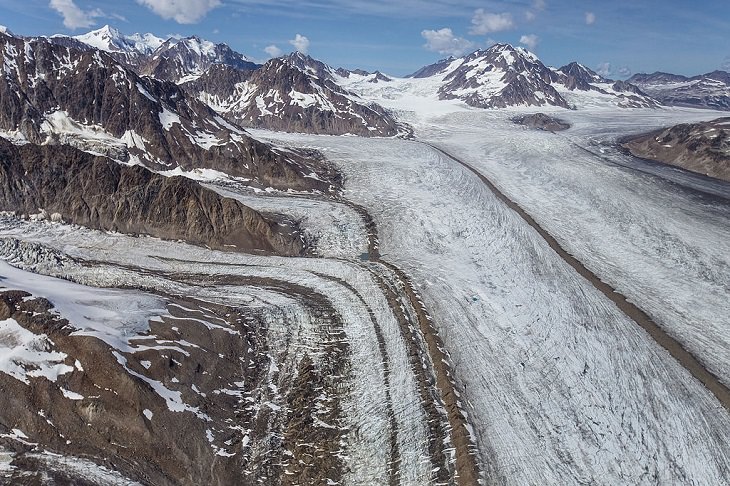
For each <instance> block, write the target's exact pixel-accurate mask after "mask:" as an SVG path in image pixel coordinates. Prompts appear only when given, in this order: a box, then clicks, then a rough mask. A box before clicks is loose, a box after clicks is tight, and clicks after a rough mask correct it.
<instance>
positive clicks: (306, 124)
mask: <svg viewBox="0 0 730 486" xmlns="http://www.w3.org/2000/svg"><path fill="white" fill-rule="evenodd" d="M333 79H334V76H333V71H332V70H331V68H329V66H326V65H325V64H323V63H321V62H319V61H317V60H314V59H312V58H310V57H309V56H304V55H302V54H299V53H294V54H291V55H289V56H287V57H283V58H276V59H272V60H270V61H268V62H267V63H266V64H264V65H263V66H262V67H261V68H259V69H257V70H255V71H241V70H236V69H233V68H231V67H229V66H226V65H215V66H212V67H211V68H209V69H208V71H206V72H205V74H203V75H202V76H201V77H200V78H198V79H197V80H194V81H191V82H187V83H184V84H183V85H182V86H183V88H184V89H185V90H186V91H188V92H190V93H192V94H194V95H195V96H197V97H198V99H200V100H202V101H203V102H205V103H208V104H209V105H210V106H211V107H213V109H215V110H216V111H217V112H218V113H219V114H220V115H221V116H223V117H225V118H226V119H228V120H230V121H232V122H235V123H238V124H240V125H242V126H249V127H260V128H268V129H273V130H286V131H301V132H308V133H328V134H334V135H341V134H356V135H362V136H395V135H398V134H400V133H403V132H404V131H405V129H404V127H402V126H400V125H399V124H398V123H397V122H396V121H395V119H394V118H393V117H392V116H391V115H390V113H388V112H387V111H386V110H385V109H384V108H382V107H381V106H379V105H377V104H374V103H366V102H365V101H363V100H361V99H360V98H359V97H358V96H357V95H354V94H353V93H350V92H348V91H347V90H345V89H344V88H342V87H341V86H339V85H338V84H336V83H335V82H334V81H333Z"/></svg>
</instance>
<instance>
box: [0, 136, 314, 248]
mask: <svg viewBox="0 0 730 486" xmlns="http://www.w3.org/2000/svg"><path fill="white" fill-rule="evenodd" d="M0 208H1V209H2V210H4V211H15V212H17V213H20V214H26V215H32V214H37V213H38V212H39V211H40V210H41V209H42V210H44V211H45V212H46V213H47V214H52V213H57V214H58V215H59V216H58V219H63V220H64V221H67V222H71V223H75V224H79V225H82V226H87V227H89V228H95V229H102V230H113V231H119V232H122V233H132V234H146V235H151V236H157V237H160V238H166V239H182V240H186V241H188V242H190V243H193V244H198V245H207V246H210V247H213V248H225V249H236V250H239V251H253V252H266V253H276V254H284V255H300V254H302V253H303V251H304V247H303V244H302V242H301V239H300V238H299V236H298V235H297V233H296V232H295V231H293V230H292V229H291V228H287V227H284V226H280V225H278V224H277V223H275V222H273V221H270V220H267V219H265V218H264V217H263V216H261V215H260V214H259V213H257V212H256V211H254V210H253V209H250V208H248V207H246V206H244V205H242V204H241V203H239V202H238V201H235V200H232V199H227V198H223V197H222V196H219V195H218V194H216V193H215V192H213V191H211V190H208V189H205V188H203V187H202V186H200V185H199V184H198V183H196V182H194V181H192V180H190V179H187V178H184V177H164V176H161V175H159V174H155V173H153V172H151V171H149V170H147V169H145V168H144V167H141V166H133V167H128V166H123V165H120V164H118V163H116V162H113V161H111V160H109V159H106V158H103V157H96V156H92V155H89V154H87V153H84V152H81V151H79V150H77V149H74V148H72V147H68V146H53V145H44V146H37V145H33V144H26V145H23V146H16V145H13V144H11V143H10V142H7V141H5V140H3V139H0Z"/></svg>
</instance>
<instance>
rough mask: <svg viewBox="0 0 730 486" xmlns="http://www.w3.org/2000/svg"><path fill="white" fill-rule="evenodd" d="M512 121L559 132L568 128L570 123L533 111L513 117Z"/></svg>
mask: <svg viewBox="0 0 730 486" xmlns="http://www.w3.org/2000/svg"><path fill="white" fill-rule="evenodd" d="M512 121H514V122H515V123H517V124H519V125H525V126H528V127H530V128H535V129H538V130H545V131H547V132H561V131H563V130H567V129H568V128H570V123H568V122H566V121H564V120H561V119H559V118H554V117H552V116H549V115H546V114H545V113H534V114H532V115H524V116H519V117H516V118H513V119H512Z"/></svg>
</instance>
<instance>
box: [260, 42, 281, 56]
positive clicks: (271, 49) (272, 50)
mask: <svg viewBox="0 0 730 486" xmlns="http://www.w3.org/2000/svg"><path fill="white" fill-rule="evenodd" d="M264 52H265V53H266V54H268V55H269V56H271V57H279V56H281V55H282V54H283V53H284V52H283V51H282V50H281V49H279V48H278V47H277V46H275V45H274V44H271V45H270V46H266V47H264Z"/></svg>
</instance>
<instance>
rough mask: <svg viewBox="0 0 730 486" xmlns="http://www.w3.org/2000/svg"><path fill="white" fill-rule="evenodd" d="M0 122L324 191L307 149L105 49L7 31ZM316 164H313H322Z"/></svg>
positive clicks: (163, 165) (116, 151)
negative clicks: (298, 151)
mask: <svg viewBox="0 0 730 486" xmlns="http://www.w3.org/2000/svg"><path fill="white" fill-rule="evenodd" d="M0 62H2V64H3V69H4V70H3V75H2V77H0V130H2V131H3V132H4V133H5V134H6V135H8V136H10V137H11V138H13V137H14V138H15V139H16V140H18V141H19V142H30V143H36V144H59V143H62V144H69V145H73V146H75V147H77V148H80V149H82V150H86V151H88V152H91V153H94V154H101V155H105V156H108V157H111V158H112V159H115V160H118V161H120V162H122V163H126V164H142V165H144V166H146V167H149V168H151V169H154V170H173V169H177V168H179V169H181V170H182V171H191V170H194V169H211V170H215V171H219V172H223V173H225V174H227V175H229V176H233V177H242V178H248V179H253V180H255V181H256V183H258V184H260V185H263V186H264V187H266V186H273V187H280V188H285V189H290V188H291V189H296V190H310V189H318V190H322V191H326V190H328V189H329V187H330V183H329V182H328V181H326V180H325V179H324V178H319V179H317V178H311V177H306V176H307V175H309V174H310V173H311V172H312V171H313V168H312V167H308V166H307V165H306V164H305V163H304V160H303V159H302V158H298V157H296V156H294V155H292V154H291V153H290V152H287V153H283V152H279V151H276V150H275V149H273V148H272V147H271V146H269V145H267V144H264V143H261V142H258V141H257V140H254V139H253V138H251V137H250V136H249V135H248V134H247V133H246V132H244V131H243V130H242V129H240V128H238V127H236V126H234V125H233V124H231V123H230V122H228V121H226V120H224V119H222V118H221V117H220V116H218V115H217V114H216V113H215V112H214V111H213V110H211V109H210V107H208V106H207V105H205V104H204V103H201V102H200V101H198V100H197V99H195V98H194V97H192V96H190V95H188V93H187V92H185V91H184V90H182V89H181V88H180V87H179V86H177V85H176V84H174V83H170V82H165V81H159V80H156V79H154V78H152V77H142V76H139V75H138V74H137V73H136V72H134V71H133V70H132V69H130V68H128V67H125V66H124V65H122V64H121V63H119V62H117V61H116V60H114V59H113V58H112V57H111V56H109V55H107V54H106V53H105V52H101V51H99V50H95V49H90V50H77V49H75V48H73V47H66V46H63V45H59V44H57V43H55V42H52V41H49V40H48V39H45V38H33V39H24V38H18V37H12V36H8V35H4V34H0ZM315 171H316V168H315Z"/></svg>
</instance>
